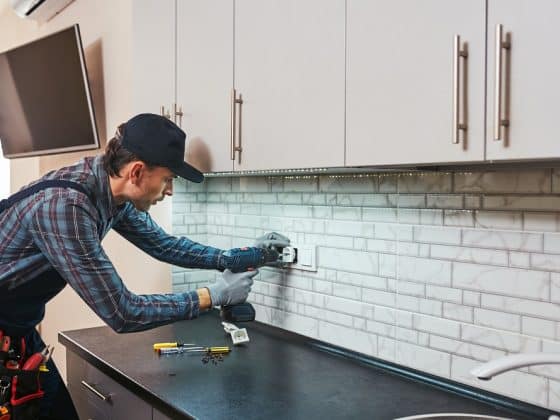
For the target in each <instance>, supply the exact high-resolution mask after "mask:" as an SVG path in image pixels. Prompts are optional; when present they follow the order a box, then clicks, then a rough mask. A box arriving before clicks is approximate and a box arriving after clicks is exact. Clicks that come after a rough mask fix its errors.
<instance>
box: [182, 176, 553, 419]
mask: <svg viewBox="0 0 560 420" xmlns="http://www.w3.org/2000/svg"><path fill="white" fill-rule="evenodd" d="M559 193H560V171H558V170H556V171H553V170H527V171H515V172H513V171H512V172H480V173H454V174H451V173H404V174H381V175H355V176H347V175H344V176H320V177H316V176H309V177H247V178H210V179H207V180H206V181H205V183H204V184H203V186H195V185H193V184H189V185H187V184H185V183H180V184H179V185H178V187H177V188H176V193H175V195H174V197H173V222H174V232H175V233H177V234H187V235H191V236H193V237H194V238H196V239H198V240H200V241H203V242H207V243H209V244H210V245H214V246H218V247H223V248H228V247H232V246H241V245H250V244H251V243H252V242H253V240H254V238H255V237H257V236H259V235H261V234H262V233H264V232H266V231H270V230H275V231H278V232H281V233H284V234H286V235H288V236H289V237H290V238H291V239H292V241H294V242H297V243H309V244H314V245H317V247H318V248H317V249H318V254H317V258H318V267H319V269H318V271H317V272H316V273H308V272H303V271H296V270H286V271H284V272H282V271H279V270H272V269H262V270H261V273H260V274H259V276H258V277H257V281H256V283H255V285H254V287H253V291H252V293H251V296H250V300H251V301H252V302H253V303H254V304H255V307H256V309H257V316H258V320H260V321H263V322H266V323H269V324H272V325H276V326H279V327H282V328H286V329H288V330H291V331H295V332H297V333H300V334H304V335H306V336H309V337H313V338H317V339H320V340H324V341H327V342H331V343H334V344H337V345H341V346H344V347H347V348H349V349H352V350H356V351H358V352H362V353H365V354H368V355H371V356H375V357H379V358H381V359H385V360H389V361H392V362H396V363H399V364H402V365H405V366H410V367H412V368H415V369H420V370H422V371H425V372H429V373H432V374H435V375H439V376H442V377H444V378H450V379H453V380H456V381H460V382H463V383H468V384H470V385H474V386H477V387H481V388H485V389H488V390H491V391H495V392H498V393H500V394H504V395H508V396H511V397H514V398H517V399H520V400H523V401H527V402H530V403H534V404H538V405H540V406H545V407H550V408H552V409H556V410H559V409H560V367H557V366H539V367H531V368H529V369H527V368H525V369H520V370H518V371H513V372H509V373H505V374H503V375H500V376H498V377H496V378H494V379H493V380H492V381H490V382H479V381H475V380H473V379H472V378H471V377H470V375H469V374H468V372H469V370H470V369H471V368H473V367H474V366H476V365H478V364H480V363H481V362H483V361H487V360H490V359H494V358H497V357H499V356H502V355H505V354H508V353H517V352H539V351H544V352H558V351H560V323H559V321H560V305H558V303H560V233H559V232H560V213H559V212H558V211H557V209H558V208H560V196H558V194H559ZM214 275H215V274H214V273H213V272H198V273H197V272H193V271H189V270H182V269H177V268H174V269H173V284H174V288H175V289H176V290H188V289H192V288H195V287H199V286H201V285H203V284H204V282H205V281H207V280H208V278H210V277H213V276H214Z"/></svg>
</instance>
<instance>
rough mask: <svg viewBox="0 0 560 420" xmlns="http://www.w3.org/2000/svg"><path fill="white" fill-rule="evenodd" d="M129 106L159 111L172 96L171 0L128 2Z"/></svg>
mask: <svg viewBox="0 0 560 420" xmlns="http://www.w3.org/2000/svg"><path fill="white" fill-rule="evenodd" d="M132 64H133V65H132V68H133V72H132V75H131V77H132V110H133V113H134V114H138V113H143V112H151V113H153V114H160V113H161V112H160V107H161V106H165V109H166V110H167V111H170V110H171V107H172V105H173V101H174V99H175V0H134V2H132Z"/></svg>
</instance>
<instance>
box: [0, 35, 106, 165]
mask: <svg viewBox="0 0 560 420" xmlns="http://www.w3.org/2000/svg"><path fill="white" fill-rule="evenodd" d="M0 141H1V143H2V150H3V153H4V155H5V156H6V157H8V158H11V157H20V156H33V155H41V154H51V153H61V152H68V151H75V150H85V149H95V148H98V147H99V141H98V136H97V128H96V125H95V117H94V113H93V106H92V103H91V95H90V92H89V85H88V80H87V72H86V68H85V63H84V59H83V52H82V46H81V41H80V33H79V28H78V25H74V26H73V27H71V28H68V29H66V30H63V31H61V32H57V33H55V34H53V35H50V36H47V37H45V38H42V39H40V40H38V41H34V42H31V43H29V44H26V45H23V46H21V47H19V48H15V49H13V50H10V51H6V52H4V53H2V54H0Z"/></svg>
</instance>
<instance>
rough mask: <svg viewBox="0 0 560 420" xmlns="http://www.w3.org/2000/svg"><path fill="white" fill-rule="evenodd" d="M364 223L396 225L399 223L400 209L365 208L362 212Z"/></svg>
mask: <svg viewBox="0 0 560 420" xmlns="http://www.w3.org/2000/svg"><path fill="white" fill-rule="evenodd" d="M362 218H363V220H364V221H371V222H383V223H396V222H397V221H398V209H396V208H364V209H363V211H362Z"/></svg>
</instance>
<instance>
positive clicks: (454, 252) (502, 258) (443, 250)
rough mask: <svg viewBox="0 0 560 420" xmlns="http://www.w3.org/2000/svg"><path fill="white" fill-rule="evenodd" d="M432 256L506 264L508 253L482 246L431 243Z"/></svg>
mask: <svg viewBox="0 0 560 420" xmlns="http://www.w3.org/2000/svg"><path fill="white" fill-rule="evenodd" d="M430 255H431V257H432V258H441V259H444V260H455V261H462V262H470V263H477V264H490V265H504V266H505V265H507V263H508V253H507V252H506V251H499V250H490V249H483V248H469V247H459V246H450V245H438V244H433V245H431V246H430Z"/></svg>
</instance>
